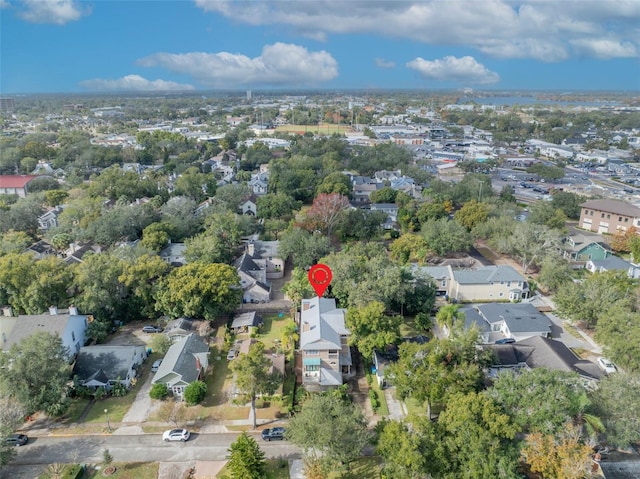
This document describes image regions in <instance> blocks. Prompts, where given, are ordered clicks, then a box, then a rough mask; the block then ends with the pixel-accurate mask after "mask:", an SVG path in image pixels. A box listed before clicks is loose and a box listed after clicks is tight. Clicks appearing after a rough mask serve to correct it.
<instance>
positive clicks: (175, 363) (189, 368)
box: [153, 333, 209, 384]
mask: <svg viewBox="0 0 640 479" xmlns="http://www.w3.org/2000/svg"><path fill="white" fill-rule="evenodd" d="M208 353H209V345H207V344H206V343H205V342H204V341H203V340H202V339H201V338H200V336H198V335H196V334H195V333H191V334H190V335H189V336H187V337H185V338H184V339H183V340H182V341H178V342H177V343H174V344H172V345H171V347H170V348H169V351H167V354H166V355H165V357H164V358H163V360H162V364H160V367H159V368H158V372H157V373H156V375H155V376H154V378H153V382H156V381H159V380H160V379H162V378H163V377H165V376H168V375H170V374H172V373H173V374H175V375H176V376H179V377H181V379H182V381H184V382H185V383H187V384H188V383H192V382H193V381H195V380H196V379H198V376H199V374H200V370H199V369H198V368H197V360H196V357H197V356H199V355H201V354H208Z"/></svg>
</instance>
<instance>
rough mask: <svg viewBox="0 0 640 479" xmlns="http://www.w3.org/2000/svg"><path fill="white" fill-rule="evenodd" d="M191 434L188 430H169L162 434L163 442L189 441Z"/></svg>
mask: <svg viewBox="0 0 640 479" xmlns="http://www.w3.org/2000/svg"><path fill="white" fill-rule="evenodd" d="M190 435H191V434H190V433H189V431H187V430H186V429H169V430H168V431H165V432H164V433H163V434H162V440H163V441H182V442H185V441H188V440H189V436H190Z"/></svg>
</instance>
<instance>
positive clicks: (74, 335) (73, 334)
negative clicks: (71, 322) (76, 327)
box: [71, 331, 76, 342]
mask: <svg viewBox="0 0 640 479" xmlns="http://www.w3.org/2000/svg"><path fill="white" fill-rule="evenodd" d="M71 340H72V341H74V342H75V340H76V333H75V332H73V331H71Z"/></svg>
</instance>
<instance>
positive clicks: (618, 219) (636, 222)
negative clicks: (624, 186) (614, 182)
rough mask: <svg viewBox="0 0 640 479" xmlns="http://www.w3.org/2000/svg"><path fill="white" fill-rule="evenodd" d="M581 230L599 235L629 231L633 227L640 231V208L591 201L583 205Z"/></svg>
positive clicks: (614, 202) (630, 205)
mask: <svg viewBox="0 0 640 479" xmlns="http://www.w3.org/2000/svg"><path fill="white" fill-rule="evenodd" d="M580 206H581V208H582V211H581V212H580V222H579V223H578V225H579V226H580V228H582V229H585V230H589V231H594V232H596V233H599V234H614V233H616V232H617V231H627V230H628V229H629V228H631V227H632V226H633V227H635V228H638V229H640V208H638V207H637V206H634V205H632V204H629V203H625V202H624V201H617V200H609V199H605V200H590V201H586V202H584V203H582V204H581V205H580Z"/></svg>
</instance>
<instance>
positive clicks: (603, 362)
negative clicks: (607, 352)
mask: <svg viewBox="0 0 640 479" xmlns="http://www.w3.org/2000/svg"><path fill="white" fill-rule="evenodd" d="M598 366H600V369H602V370H603V371H604V372H605V373H607V374H611V373H615V372H616V367H615V366H614V365H613V363H612V362H611V361H609V360H608V359H607V358H603V357H602V356H601V357H599V358H598Z"/></svg>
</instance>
